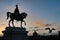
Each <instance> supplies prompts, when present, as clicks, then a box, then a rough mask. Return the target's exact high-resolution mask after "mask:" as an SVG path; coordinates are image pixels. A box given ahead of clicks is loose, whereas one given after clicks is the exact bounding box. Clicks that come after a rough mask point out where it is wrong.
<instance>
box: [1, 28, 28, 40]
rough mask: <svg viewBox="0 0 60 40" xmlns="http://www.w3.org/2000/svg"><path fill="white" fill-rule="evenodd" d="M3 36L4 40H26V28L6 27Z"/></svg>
mask: <svg viewBox="0 0 60 40" xmlns="http://www.w3.org/2000/svg"><path fill="white" fill-rule="evenodd" d="M2 32H3V34H4V40H28V36H27V33H28V32H27V31H26V28H23V27H22V28H20V27H6V29H5V31H2Z"/></svg>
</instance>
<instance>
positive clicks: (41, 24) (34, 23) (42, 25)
mask: <svg viewBox="0 0 60 40" xmlns="http://www.w3.org/2000/svg"><path fill="white" fill-rule="evenodd" d="M32 25H33V26H38V27H46V24H44V23H43V22H32Z"/></svg>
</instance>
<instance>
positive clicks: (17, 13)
mask: <svg viewBox="0 0 60 40" xmlns="http://www.w3.org/2000/svg"><path fill="white" fill-rule="evenodd" d="M14 14H15V17H16V18H17V17H18V18H17V20H19V16H20V13H19V9H18V5H16V8H15V10H14Z"/></svg>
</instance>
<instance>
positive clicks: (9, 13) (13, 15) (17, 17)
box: [7, 12, 27, 27]
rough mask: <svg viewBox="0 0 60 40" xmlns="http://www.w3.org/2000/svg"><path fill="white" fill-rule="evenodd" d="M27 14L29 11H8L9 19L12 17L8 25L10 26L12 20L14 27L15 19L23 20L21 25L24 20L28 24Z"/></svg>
mask: <svg viewBox="0 0 60 40" xmlns="http://www.w3.org/2000/svg"><path fill="white" fill-rule="evenodd" d="M26 16H27V13H25V12H22V13H21V14H15V13H11V12H7V19H8V18H9V17H10V20H9V24H8V25H9V26H10V22H11V21H12V25H13V27H14V23H13V22H14V20H17V21H21V27H22V22H24V23H25V25H26V22H25V21H24V19H25V18H26Z"/></svg>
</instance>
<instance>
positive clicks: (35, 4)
mask: <svg viewBox="0 0 60 40" xmlns="http://www.w3.org/2000/svg"><path fill="white" fill-rule="evenodd" d="M16 4H18V7H19V11H20V13H21V12H26V13H27V14H28V16H27V18H26V19H25V21H26V23H27V25H26V26H25V25H24V24H23V26H25V27H26V28H27V29H28V30H29V29H30V27H36V26H37V27H39V28H45V27H50V28H52V27H54V28H60V0H0V34H2V32H1V31H2V30H4V28H5V27H7V26H8V21H9V20H7V19H6V18H7V16H6V13H7V12H8V11H9V12H12V13H13V12H14V9H15V5H16ZM14 23H15V26H17V27H18V26H20V22H16V21H14ZM46 24H52V25H51V26H45V25H46ZM32 29H33V28H32ZM58 30H59V29H58ZM42 31H43V32H46V30H40V32H42ZM56 31H57V30H56Z"/></svg>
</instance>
